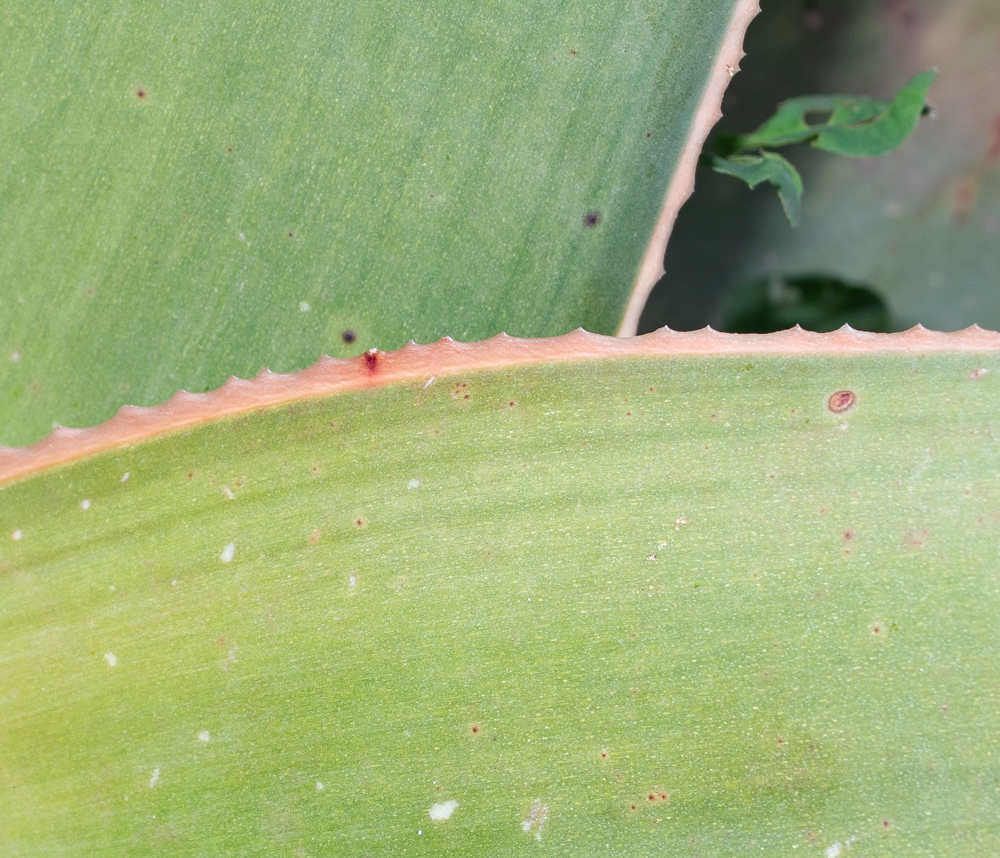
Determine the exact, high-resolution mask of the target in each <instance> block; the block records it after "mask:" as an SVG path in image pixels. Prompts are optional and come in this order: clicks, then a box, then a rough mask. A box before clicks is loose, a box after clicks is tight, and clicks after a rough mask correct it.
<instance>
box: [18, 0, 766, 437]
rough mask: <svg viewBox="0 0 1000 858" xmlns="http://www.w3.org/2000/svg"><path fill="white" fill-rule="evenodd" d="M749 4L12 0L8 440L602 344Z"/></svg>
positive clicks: (715, 0)
mask: <svg viewBox="0 0 1000 858" xmlns="http://www.w3.org/2000/svg"><path fill="white" fill-rule="evenodd" d="M755 5H756V4H751V3H749V2H747V0H696V2H693V3H692V2H687V0H651V2H643V3H634V2H631V0H611V2H607V3H602V4H600V5H599V6H592V5H580V4H577V5H558V6H551V5H548V6H546V5H544V4H543V5H539V4H525V3H521V2H514V0H495V2H486V3H483V2H439V0H424V1H423V2H415V3H396V2H386V0H367V2H356V3H331V2H329V0H305V2H298V3H296V4H294V7H293V8H290V7H289V4H288V3H287V2H284V0H208V2H203V3H180V2H164V3H153V4H150V3H148V2H140V0H125V2H120V0H96V2H90V3H86V4H82V5H79V6H66V5H63V4H55V5H53V4H49V5H47V6H45V8H44V9H41V8H40V7H39V4H38V3H37V2H33V0H11V2H9V3H6V4H5V5H4V9H3V16H2V18H0V34H2V36H0V38H2V39H3V45H4V50H3V53H2V56H0V151H2V152H3V153H4V157H3V161H2V164H0V348H2V349H3V351H2V353H0V443H6V444H25V443H29V442H31V441H34V440H37V439H38V438H40V437H42V436H44V435H45V434H46V433H48V432H49V431H50V429H51V428H52V425H53V423H54V422H58V423H61V424H64V425H70V426H85V425H93V424H95V423H98V422H100V421H102V420H104V419H107V418H108V417H110V416H111V414H113V413H114V411H115V410H116V409H117V408H118V407H120V406H121V405H123V404H139V405H148V404H152V403H155V402H159V401H162V400H164V399H166V398H167V397H169V396H170V395H172V394H173V393H174V392H175V391H176V390H178V389H180V388H186V389H189V390H199V391H203V390H207V389H212V388H215V387H217V386H218V385H220V384H221V383H222V382H223V381H224V380H225V379H226V378H227V377H228V376H230V375H239V376H241V377H247V376H251V375H254V374H255V373H257V372H258V371H259V370H260V369H261V367H263V366H269V367H271V368H272V369H274V370H276V371H290V370H293V369H299V368H301V367H303V366H306V365H308V364H311V363H312V362H313V361H315V360H316V359H318V358H319V356H320V355H322V354H324V353H329V354H332V355H337V356H349V355H354V354H359V353H360V352H362V351H364V350H365V349H367V348H370V347H378V348H382V349H392V348H396V347H398V346H401V345H403V344H404V343H406V342H407V341H408V340H410V339H411V338H412V339H417V340H419V341H423V342H427V341H432V340H436V339H438V338H439V337H441V336H445V335H447V336H453V337H458V338H462V339H479V338H484V337H487V336H490V335H492V334H495V333H497V332H499V331H502V330H506V331H508V332H510V333H513V334H519V335H522V336H529V335H532V336H542V335H550V334H557V333H564V332H566V331H567V330H571V329H573V328H575V327H578V326H581V325H585V326H587V327H588V328H590V329H591V330H597V331H603V332H607V333H611V332H613V331H614V330H615V329H616V327H617V325H618V323H619V321H620V318H621V315H622V311H623V309H624V307H625V305H626V301H627V299H628V296H629V294H630V292H631V290H632V287H633V282H634V280H635V277H636V273H637V271H638V269H639V266H640V263H641V261H642V258H643V255H644V253H645V251H646V246H647V244H648V242H649V238H650V235H651V234H652V233H653V229H654V226H655V224H656V222H657V218H658V216H659V213H660V209H661V207H662V205H663V200H664V192H665V189H666V188H667V185H668V182H669V181H670V180H671V177H672V176H673V174H674V172H675V168H676V165H677V161H678V157H679V155H680V153H681V151H682V149H683V147H684V145H685V143H686V141H687V138H688V135H689V133H690V132H691V129H692V126H693V122H694V117H695V115H696V112H697V109H698V106H699V103H700V101H701V99H702V96H703V93H704V92H705V91H706V87H707V84H708V81H709V78H710V74H711V72H712V71H713V70H715V71H716V72H721V73H722V74H723V75H724V74H725V72H724V68H722V67H720V66H718V63H717V56H718V55H719V51H720V45H723V44H728V42H726V39H727V38H728V37H729V36H730V34H731V33H733V32H734V31H736V32H741V27H743V26H745V24H746V20H745V19H747V18H748V15H747V14H746V12H744V11H741V10H745V9H749V8H750V7H751V6H755ZM737 11H740V14H739V15H736V12H737ZM736 48H738V44H735V45H734V48H733V49H734V50H735V49H736Z"/></svg>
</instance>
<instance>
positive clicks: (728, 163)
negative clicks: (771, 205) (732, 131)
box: [709, 152, 802, 226]
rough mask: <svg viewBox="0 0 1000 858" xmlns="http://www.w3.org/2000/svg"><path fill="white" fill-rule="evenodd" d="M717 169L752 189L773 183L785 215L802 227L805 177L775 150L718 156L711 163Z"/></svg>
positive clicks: (789, 220) (793, 223) (794, 224)
mask: <svg viewBox="0 0 1000 858" xmlns="http://www.w3.org/2000/svg"><path fill="white" fill-rule="evenodd" d="M709 165H710V166H711V168H712V169H713V170H715V172H717V173H722V174H723V175H726V176H735V177H736V178H737V179H742V180H743V181H744V182H746V183H747V184H748V185H749V186H750V187H751V188H755V187H757V185H759V184H760V183H761V182H770V183H771V184H772V185H774V187H775V189H776V190H777V192H778V199H779V200H780V201H781V207H782V208H783V209H784V211H785V217H786V218H788V222H789V223H790V224H791V225H792V226H798V225H799V221H800V219H801V216H802V215H801V212H802V177H801V176H800V175H799V171H798V170H796V169H795V167H794V166H793V165H792V164H791V162H790V161H788V160H787V159H786V158H783V157H782V156H781V155H778V154H777V153H775V152H761V153H760V155H731V156H730V157H728V158H720V157H718V156H715V157H713V158H712V159H711V161H710V162H709Z"/></svg>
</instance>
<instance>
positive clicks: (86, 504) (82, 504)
mask: <svg viewBox="0 0 1000 858" xmlns="http://www.w3.org/2000/svg"><path fill="white" fill-rule="evenodd" d="M80 509H82V510H84V511H86V510H88V509H90V500H89V499H88V498H84V499H83V500H82V501H80Z"/></svg>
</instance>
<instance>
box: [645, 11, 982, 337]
mask: <svg viewBox="0 0 1000 858" xmlns="http://www.w3.org/2000/svg"><path fill="white" fill-rule="evenodd" d="M761 5H762V12H761V14H760V15H758V17H757V19H756V20H755V21H754V22H753V24H751V26H750V30H749V32H748V34H747V39H746V44H745V50H746V52H747V56H746V57H745V58H744V60H743V62H742V63H741V66H742V71H741V72H740V74H738V75H737V76H736V77H735V78H734V79H733V82H732V84H731V85H730V87H729V90H728V92H727V93H726V97H725V100H724V102H723V115H724V116H723V119H722V121H721V122H720V123H719V125H718V126H717V128H716V129H715V133H720V132H729V133H737V132H748V131H751V130H753V129H754V128H756V127H757V126H758V125H760V124H761V123H762V122H763V121H764V120H765V119H766V118H767V117H768V116H770V115H771V114H772V113H773V112H774V109H775V107H776V106H777V104H778V103H779V102H780V101H782V100H784V99H787V98H791V97H793V96H797V95H805V94H812V93H823V94H834V93H837V94H845V95H871V96H875V97H880V98H891V97H892V95H893V94H894V93H895V91H896V90H897V89H899V88H900V87H901V86H902V85H903V84H904V83H906V81H907V80H909V78H910V77H911V76H912V75H913V74H914V73H916V72H918V71H920V70H922V69H925V68H930V67H936V68H937V69H938V70H939V75H938V78H937V80H936V81H935V83H934V85H933V87H932V88H931V91H930V94H929V97H928V101H929V104H930V107H931V108H932V109H933V114H932V115H931V116H927V117H925V118H924V119H922V120H921V122H920V125H919V126H918V128H917V130H916V131H915V132H914V133H913V135H911V137H910V138H909V139H908V140H907V141H906V142H905V143H904V144H903V145H902V146H901V147H900V148H899V149H898V150H896V151H895V152H893V153H891V154H889V155H886V156H884V157H883V158H879V159H862V160H852V159H848V158H843V157H838V156H835V155H830V154H827V153H824V152H820V151H817V150H814V149H812V148H810V147H809V146H796V147H788V148H786V149H783V150H781V151H782V154H784V155H785V156H786V157H788V158H789V160H791V161H792V162H793V163H794V164H795V165H796V166H797V167H798V169H799V170H800V172H801V173H802V178H803V181H804V184H805V196H804V198H803V210H802V225H801V226H800V227H799V228H798V229H793V228H792V227H790V226H789V225H788V223H787V221H786V220H785V218H784V215H783V213H782V210H781V205H780V203H779V202H778V199H777V196H776V194H775V193H774V189H773V188H772V187H771V186H770V185H767V184H765V185H761V186H759V187H758V188H757V189H756V190H754V191H751V190H749V189H748V188H747V187H746V186H745V185H744V184H743V183H742V182H740V181H738V180H736V179H733V178H730V177H726V176H722V175H718V174H716V173H713V172H711V171H709V170H704V169H699V171H698V177H697V182H696V189H695V193H694V195H693V196H692V197H691V198H690V200H689V201H688V202H687V204H686V205H685V206H684V208H683V209H682V210H681V213H680V216H679V217H678V220H677V224H676V226H675V228H674V232H673V234H672V236H671V239H670V244H669V247H668V250H667V254H666V259H665V268H666V274H665V276H664V277H663V278H662V279H661V280H660V282H659V283H658V284H657V286H656V288H655V289H654V291H653V293H652V295H651V296H650V299H649V301H648V303H647V305H646V308H645V311H644V313H643V316H642V320H641V322H640V326H639V332H640V333H643V332H646V331H650V330H653V329H654V328H657V327H661V326H663V325H669V326H670V327H671V328H674V329H677V330H692V329H695V328H700V327H703V326H704V325H706V324H711V325H712V326H713V327H717V328H721V329H723V330H766V329H772V330H779V329H781V328H785V327H789V326H790V325H792V324H795V322H796V321H800V322H801V324H802V325H803V327H808V328H811V329H812V330H831V329H833V328H835V327H839V326H840V325H841V324H843V323H844V322H848V323H850V324H852V325H854V326H856V327H861V328H864V329H867V330H902V329H905V328H908V327H910V326H912V325H914V324H916V323H917V322H920V323H922V324H924V325H926V326H927V327H929V328H936V329H938V330H956V329H959V328H963V327H966V326H968V325H971V324H974V323H976V324H979V325H981V326H983V327H986V328H992V329H994V330H997V329H1000V0H949V2H945V0H866V2H860V0H762V3H761Z"/></svg>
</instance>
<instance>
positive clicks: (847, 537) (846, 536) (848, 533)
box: [844, 530, 854, 542]
mask: <svg viewBox="0 0 1000 858" xmlns="http://www.w3.org/2000/svg"><path fill="white" fill-rule="evenodd" d="M844 539H845V540H846V541H847V542H850V541H851V540H852V539H854V531H853V530H845V531H844Z"/></svg>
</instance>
